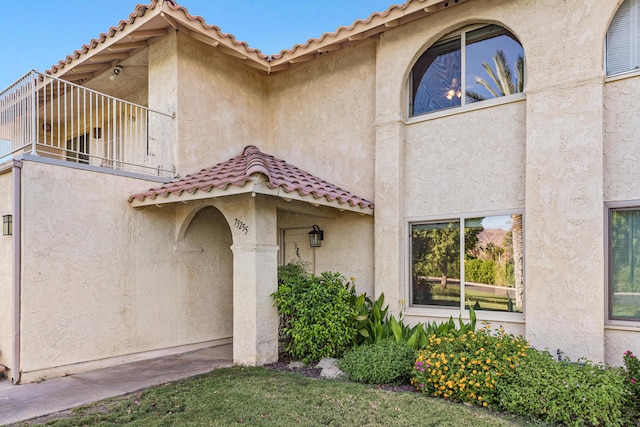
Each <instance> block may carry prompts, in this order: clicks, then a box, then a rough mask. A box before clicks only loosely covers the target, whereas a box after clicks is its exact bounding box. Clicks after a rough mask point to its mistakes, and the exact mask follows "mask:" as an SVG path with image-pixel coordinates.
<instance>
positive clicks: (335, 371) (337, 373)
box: [316, 358, 345, 379]
mask: <svg viewBox="0 0 640 427" xmlns="http://www.w3.org/2000/svg"><path fill="white" fill-rule="evenodd" d="M316 368H319V369H322V371H321V372H320V378H329V379H334V378H340V377H342V376H344V375H345V373H344V372H342V371H341V370H340V369H339V368H338V359H334V358H325V359H322V360H321V361H320V362H318V364H317V365H316Z"/></svg>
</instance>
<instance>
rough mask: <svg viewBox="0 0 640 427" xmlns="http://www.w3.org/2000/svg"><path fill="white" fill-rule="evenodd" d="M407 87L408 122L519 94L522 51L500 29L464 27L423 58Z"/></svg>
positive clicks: (522, 71) (522, 62) (520, 89)
mask: <svg viewBox="0 0 640 427" xmlns="http://www.w3.org/2000/svg"><path fill="white" fill-rule="evenodd" d="M410 85H411V87H410V96H411V99H410V103H411V105H410V115H411V116H417V115H420V114H425V113H429V112H432V111H437V110H443V109H445V108H452V107H459V106H462V105H466V104H470V103H473V102H479V101H484V100H487V99H491V98H497V97H500V96H505V95H512V94H515V93H518V92H522V90H523V88H524V51H523V49H522V46H521V45H520V43H519V42H518V40H517V39H516V38H515V36H514V35H513V34H511V33H510V32H509V31H507V30H506V29H504V28H502V27H499V26H497V25H487V26H483V27H478V26H474V27H469V28H467V29H464V30H462V31H459V32H457V33H455V34H452V35H449V36H447V37H445V38H443V39H442V40H441V41H439V42H438V43H436V44H435V45H434V46H432V47H431V48H430V49H428V50H427V51H426V52H425V53H423V54H422V56H421V57H420V58H419V59H418V61H417V62H416V64H415V65H414V67H413V70H411V76H410ZM463 94H464V96H463Z"/></svg>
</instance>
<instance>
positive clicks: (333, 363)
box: [316, 357, 338, 369]
mask: <svg viewBox="0 0 640 427" xmlns="http://www.w3.org/2000/svg"><path fill="white" fill-rule="evenodd" d="M337 366H338V359H334V358H332V357H325V358H324V359H322V360H321V361H320V362H318V364H317V365H316V368H319V369H325V368H335V367H337Z"/></svg>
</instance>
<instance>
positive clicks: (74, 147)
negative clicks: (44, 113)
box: [67, 133, 91, 164]
mask: <svg viewBox="0 0 640 427" xmlns="http://www.w3.org/2000/svg"><path fill="white" fill-rule="evenodd" d="M90 137H91V134H88V133H87V134H84V135H80V136H78V137H76V138H72V139H69V140H67V160H68V161H70V162H77V163H84V164H89V142H90V141H91V139H90Z"/></svg>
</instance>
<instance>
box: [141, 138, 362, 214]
mask: <svg viewBox="0 0 640 427" xmlns="http://www.w3.org/2000/svg"><path fill="white" fill-rule="evenodd" d="M255 174H261V175H262V176H264V177H265V178H266V180H267V181H266V184H267V185H268V187H269V188H272V189H276V188H279V189H282V190H284V192H285V193H297V194H299V195H300V196H302V198H301V200H304V199H305V198H306V197H307V196H309V200H310V201H312V200H317V199H325V200H326V201H327V202H337V205H335V207H338V208H339V205H344V204H348V205H349V206H350V207H359V208H360V209H363V210H368V209H370V210H373V209H374V204H373V202H370V201H368V200H365V199H363V198H361V197H358V196H356V195H354V194H352V193H350V192H348V191H346V190H342V189H341V188H338V187H336V186H335V185H333V184H330V183H328V182H327V181H324V180H322V179H320V178H318V177H316V176H314V175H312V174H310V173H309V172H305V171H303V170H301V169H299V168H297V167H295V166H293V165H291V164H289V163H287V162H285V161H284V160H281V159H278V158H276V157H274V156H271V155H269V154H265V153H263V152H261V151H260V150H259V149H258V148H257V147H255V146H253V145H249V146H247V147H245V148H244V150H243V152H242V154H240V155H238V156H236V157H233V158H231V159H229V160H227V161H226V162H222V163H218V164H217V165H215V166H212V167H210V168H206V169H202V170H201V171H200V172H197V173H195V174H192V175H187V176H186V177H184V178H183V179H180V180H178V181H174V182H171V183H168V184H165V185H162V186H160V187H156V188H152V189H150V190H148V191H145V192H143V193H139V194H134V195H132V196H131V197H130V198H129V203H131V202H134V201H139V202H144V201H145V199H151V200H155V199H156V198H158V197H169V196H171V195H173V196H182V195H183V194H184V193H188V194H195V193H196V192H199V191H204V192H209V191H211V190H213V189H220V190H226V189H227V188H229V187H230V186H237V187H243V186H244V185H245V184H247V183H249V182H254V178H253V175H255Z"/></svg>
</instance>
